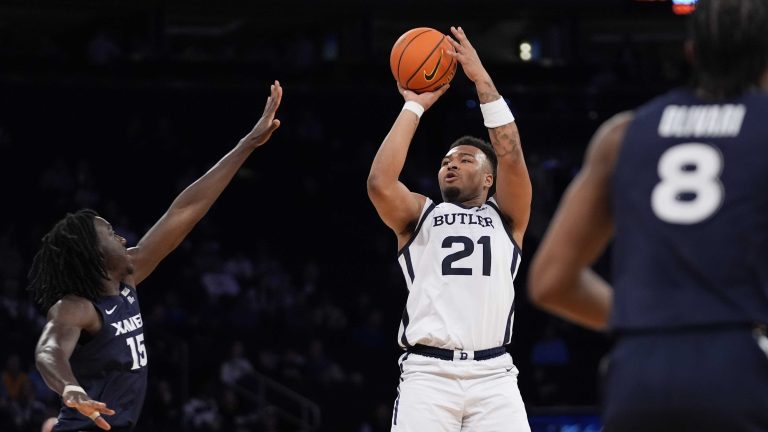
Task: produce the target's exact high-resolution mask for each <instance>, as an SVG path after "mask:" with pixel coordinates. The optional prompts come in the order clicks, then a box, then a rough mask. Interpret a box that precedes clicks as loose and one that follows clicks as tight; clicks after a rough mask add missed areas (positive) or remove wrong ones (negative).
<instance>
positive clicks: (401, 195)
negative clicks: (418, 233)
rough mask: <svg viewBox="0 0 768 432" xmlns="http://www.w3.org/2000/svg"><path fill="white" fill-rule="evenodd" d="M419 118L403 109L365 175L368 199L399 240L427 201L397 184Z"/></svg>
mask: <svg viewBox="0 0 768 432" xmlns="http://www.w3.org/2000/svg"><path fill="white" fill-rule="evenodd" d="M418 125H419V117H418V116H417V115H416V114H415V113H414V112H412V111H409V110H402V111H400V114H399V115H398V116H397V119H396V120H395V124H393V125H392V129H390V131H389V133H388V134H387V136H386V137H385V138H384V141H383V142H382V143H381V147H379V151H378V152H376V157H375V158H374V159H373V164H372V165H371V172H370V174H368V196H369V197H370V199H371V202H372V203H373V205H374V207H376V211H377V212H378V213H379V216H380V217H381V220H382V221H384V223H385V224H386V225H387V226H388V227H390V228H392V230H393V231H395V233H396V234H397V236H398V238H400V237H401V236H406V235H407V234H409V230H410V229H412V227H411V225H412V224H413V221H414V220H416V219H418V218H419V214H420V213H421V208H422V207H423V206H424V202H425V201H426V198H425V197H424V196H423V195H419V194H417V193H413V192H411V191H410V190H409V189H408V187H406V186H405V185H404V184H403V183H402V182H401V181H400V173H401V172H402V170H403V165H404V164H405V157H406V155H407V154H408V148H409V147H410V144H411V140H412V139H413V135H414V133H415V132H416V127H417V126H418Z"/></svg>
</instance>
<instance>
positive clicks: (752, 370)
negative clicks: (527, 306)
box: [528, 0, 768, 432]
mask: <svg viewBox="0 0 768 432" xmlns="http://www.w3.org/2000/svg"><path fill="white" fill-rule="evenodd" d="M691 20H692V21H691V38H690V40H689V42H688V43H687V45H686V47H687V52H688V53H689V54H690V57H691V59H692V63H693V69H694V71H695V76H694V85H693V86H692V87H691V88H679V89H675V90H673V91H671V92H669V93H667V94H664V95H661V96H659V97H657V98H655V99H653V100H652V101H650V102H648V103H647V104H645V105H643V106H641V107H640V108H638V109H637V110H635V111H634V112H625V113H620V114H617V115H616V116H614V117H613V118H611V119H609V120H608V121H606V122H605V123H604V124H603V125H602V126H601V127H600V128H599V130H598V131H597V132H596V134H595V136H594V137H593V139H592V142H591V144H590V146H589V149H588V150H587V154H586V158H585V161H584V166H583V168H582V170H581V172H580V173H579V174H578V175H577V176H576V178H575V179H574V181H573V182H572V184H571V185H570V186H569V188H568V190H567V191H566V193H565V195H564V197H563V199H562V201H561V204H560V208H559V209H558V211H557V213H556V215H555V217H554V219H553V222H552V224H551V226H550V227H549V229H548V232H547V234H546V236H545V238H544V240H543V242H542V244H541V245H540V247H539V248H538V250H537V253H536V255H535V258H534V260H533V262H532V266H531V270H530V273H529V284H528V289H529V291H530V296H531V298H532V300H533V301H534V302H535V303H537V304H538V305H539V306H541V307H542V308H544V309H546V310H548V311H550V312H552V313H554V314H556V315H559V316H561V317H563V318H566V319H569V320H571V321H574V322H576V323H580V324H582V325H584V326H587V327H591V328H593V329H610V331H612V332H613V334H614V335H615V336H616V344H615V346H614V348H613V350H612V352H611V355H610V361H609V363H608V368H607V375H606V377H605V380H606V381H605V385H604V393H603V398H604V402H603V403H604V407H603V416H604V424H605V430H606V431H607V432H614V431H620V432H633V431H644V432H647V431H653V432H664V431H670V432H671V431H697V432H706V431H713V432H714V431H718V432H721V431H729V432H738V431H744V432H746V431H768V339H766V328H765V325H766V323H768V193H766V191H767V190H768V189H767V188H768V93H766V90H768V31H767V29H768V2H766V1H765V0H701V1H699V3H698V5H697V7H696V11H695V13H694V14H693V16H692V17H691ZM611 240H613V241H614V243H613V248H612V253H613V255H612V262H611V264H612V273H613V274H612V284H610V285H609V284H608V283H607V282H606V281H605V280H603V279H602V278H600V277H599V276H598V275H597V274H595V273H594V272H593V271H591V270H590V266H591V265H592V263H594V262H595V261H596V260H597V259H598V258H599V257H600V256H601V255H602V254H603V252H604V251H605V249H606V247H607V246H608V244H609V243H610V242H611Z"/></svg>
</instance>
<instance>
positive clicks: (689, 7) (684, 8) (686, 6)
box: [672, 0, 696, 15]
mask: <svg viewBox="0 0 768 432" xmlns="http://www.w3.org/2000/svg"><path fill="white" fill-rule="evenodd" d="M695 9H696V0H672V12H674V13H675V15H688V14H690V13H692V12H693V11H694V10H695Z"/></svg>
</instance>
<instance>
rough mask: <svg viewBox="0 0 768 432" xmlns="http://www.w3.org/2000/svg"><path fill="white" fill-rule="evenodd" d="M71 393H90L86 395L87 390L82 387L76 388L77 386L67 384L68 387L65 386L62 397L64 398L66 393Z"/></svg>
mask: <svg viewBox="0 0 768 432" xmlns="http://www.w3.org/2000/svg"><path fill="white" fill-rule="evenodd" d="M70 391H74V392H80V393H82V394H88V393H86V392H85V390H83V388H82V387H80V386H76V385H71V384H67V385H65V386H64V391H62V392H61V395H62V396H64V393H66V392H70Z"/></svg>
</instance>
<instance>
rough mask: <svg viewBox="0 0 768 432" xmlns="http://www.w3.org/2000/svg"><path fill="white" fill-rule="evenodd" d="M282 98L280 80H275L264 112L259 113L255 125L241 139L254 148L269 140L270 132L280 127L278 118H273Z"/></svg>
mask: <svg viewBox="0 0 768 432" xmlns="http://www.w3.org/2000/svg"><path fill="white" fill-rule="evenodd" d="M282 99H283V88H282V87H281V86H280V81H277V80H275V83H274V84H272V85H271V86H270V95H269V97H268V98H267V104H266V105H265V106H264V113H263V114H261V118H260V119H259V121H258V122H257V123H256V126H254V127H253V130H252V131H251V132H249V133H248V135H246V136H245V138H243V141H245V142H246V143H247V144H248V145H250V146H253V147H254V148H256V147H259V146H260V145H262V144H264V143H265V142H267V141H268V140H269V137H271V136H272V132H274V131H275V129H277V128H279V127H280V120H278V119H276V118H275V113H276V112H277V107H279V106H280V101H281V100H282Z"/></svg>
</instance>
